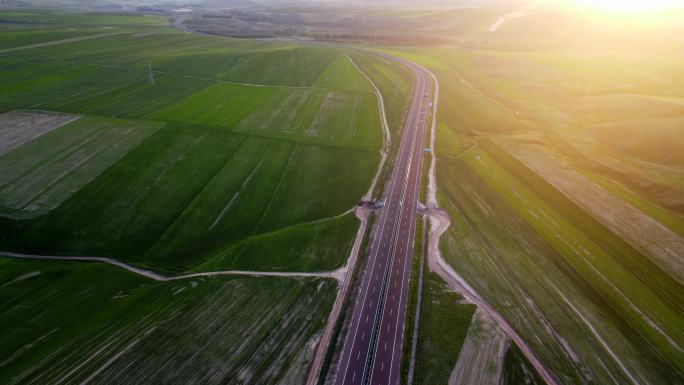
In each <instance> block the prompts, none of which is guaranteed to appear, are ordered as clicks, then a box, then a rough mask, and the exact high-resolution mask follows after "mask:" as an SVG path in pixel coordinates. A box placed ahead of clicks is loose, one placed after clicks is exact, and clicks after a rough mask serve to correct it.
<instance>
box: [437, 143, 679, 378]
mask: <svg viewBox="0 0 684 385" xmlns="http://www.w3.org/2000/svg"><path fill="white" fill-rule="evenodd" d="M460 162H461V161H456V162H453V165H452V164H451V163H449V165H447V163H444V164H442V165H441V168H442V170H443V171H442V172H441V173H440V174H441V179H442V180H446V178H447V176H451V178H454V176H455V175H459V180H460V182H456V183H450V184H449V185H446V187H444V196H443V198H442V202H444V203H448V204H449V206H447V207H449V208H450V214H451V217H452V218H457V219H456V221H454V223H452V226H453V228H452V230H450V231H449V232H448V233H447V236H446V238H445V239H444V243H443V250H444V252H445V255H446V256H447V259H448V261H449V262H450V263H452V264H453V265H454V266H455V268H456V269H458V270H457V271H459V272H460V273H461V274H462V275H463V276H464V277H465V278H466V279H467V280H468V282H469V284H470V285H471V286H473V287H475V288H476V289H477V290H478V291H479V292H480V293H481V294H482V295H484V296H486V298H487V299H488V300H489V301H490V302H491V303H492V304H494V306H495V307H496V308H497V309H498V310H499V311H500V312H501V313H502V314H504V316H505V317H506V319H507V320H508V321H509V322H510V323H511V324H512V325H514V327H516V328H517V329H518V330H519V331H520V332H521V333H522V334H523V335H526V336H529V337H528V339H527V341H528V343H529V344H531V345H532V346H533V348H534V349H535V351H536V352H537V353H538V354H540V355H541V356H542V358H543V359H545V360H544V361H545V363H546V365H547V366H548V367H550V368H551V369H552V370H553V371H554V373H555V374H556V375H557V376H558V377H559V378H560V379H562V380H563V381H565V382H568V383H575V382H581V381H582V380H587V379H588V378H594V379H598V380H599V381H601V382H602V383H624V382H626V381H629V382H631V380H630V377H633V378H635V379H636V381H644V379H646V378H647V379H648V381H649V382H650V383H665V384H666V383H671V382H672V381H674V380H675V379H676V378H677V376H678V374H677V373H678V370H680V369H677V368H676V366H677V365H678V360H677V358H676V357H677V355H678V353H677V351H678V346H681V343H682V342H681V337H682V336H681V333H680V332H679V331H678V330H680V329H681V317H679V316H678V315H677V312H678V311H680V310H678V309H679V305H678V303H680V302H681V298H679V299H678V298H671V297H672V296H673V295H674V296H675V297H676V296H678V295H679V294H676V293H681V291H680V290H678V289H676V287H677V284H676V283H674V282H672V281H671V280H669V279H668V276H667V275H666V274H665V273H664V272H662V271H660V272H658V270H655V271H654V272H653V273H654V274H658V273H659V275H657V277H658V278H657V279H658V282H654V281H652V280H648V281H647V283H643V281H642V280H643V279H644V278H645V276H642V275H641V274H642V273H641V271H640V269H636V270H627V269H626V268H625V267H624V266H622V265H621V264H620V260H619V259H618V260H616V259H613V257H610V256H609V255H606V254H605V253H606V252H607V251H608V252H610V250H605V249H603V247H597V246H596V245H597V244H595V243H593V242H592V241H590V240H589V239H587V235H586V234H583V230H584V231H586V230H587V229H585V228H579V229H578V228H575V227H573V226H572V224H570V223H568V222H567V220H566V219H563V217H562V216H561V215H560V214H559V213H558V212H556V211H554V209H552V208H551V206H547V205H546V203H544V201H543V200H541V199H540V198H539V197H538V196H535V194H534V193H532V192H531V191H530V190H528V189H527V188H525V187H523V186H522V185H518V184H517V183H519V182H516V180H515V179H514V177H512V176H511V174H507V173H506V172H505V171H503V170H502V169H501V168H499V167H500V166H497V165H496V163H494V162H493V161H492V160H491V159H490V158H489V157H487V155H486V154H485V153H484V152H476V151H472V154H471V153H468V162H467V164H463V163H460ZM481 162H482V163H481ZM445 169H446V170H445ZM473 169H475V170H477V172H479V173H482V175H484V176H479V174H478V173H476V172H474V171H473ZM438 170H439V168H438ZM443 186H444V185H443ZM504 186H506V187H504ZM503 194H505V195H503ZM456 197H458V200H456V199H455V198H456ZM495 218H496V219H495ZM590 236H592V235H590ZM592 243H593V244H592ZM601 246H604V245H603V244H602V245H601ZM615 252H616V253H618V254H615V255H620V254H619V251H615ZM647 271H648V270H646V271H644V274H648V273H647ZM668 281H669V282H671V285H673V287H671V288H670V290H673V291H670V292H667V291H665V292H661V291H659V292H658V294H657V296H656V294H655V293H654V290H658V289H657V287H648V286H647V285H649V286H651V285H652V286H660V283H661V282H668ZM561 288H562V289H561ZM561 290H562V291H561ZM662 290H667V289H665V288H663V289H662ZM494 293H496V295H494ZM563 293H567V294H563ZM668 297H670V298H668ZM607 304H610V305H609V306H607ZM649 314H650V315H649ZM596 346H601V347H602V350H599V352H601V353H602V354H596ZM661 352H670V353H669V354H671V355H670V358H669V359H663V358H661V357H662V356H661V354H662V353H661ZM661 367H669V368H670V369H669V370H665V371H660V372H658V371H657V369H656V368H661ZM635 368H638V369H635ZM663 374H664V375H668V374H669V375H671V376H673V377H671V378H667V377H665V378H663V377H661V376H662V375H663ZM621 378H622V379H621ZM639 378H641V380H639ZM613 379H615V380H613ZM675 382H676V381H675Z"/></svg>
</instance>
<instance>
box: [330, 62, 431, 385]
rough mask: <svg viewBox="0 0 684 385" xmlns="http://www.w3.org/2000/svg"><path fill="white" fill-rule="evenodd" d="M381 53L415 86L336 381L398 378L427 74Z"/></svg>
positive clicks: (361, 384)
mask: <svg viewBox="0 0 684 385" xmlns="http://www.w3.org/2000/svg"><path fill="white" fill-rule="evenodd" d="M382 56H383V57H385V58H387V59H390V60H394V61H398V62H400V63H402V64H403V65H405V66H406V67H408V68H409V69H410V70H411V71H412V72H413V73H414V75H415V85H414V90H413V96H412V98H411V103H410V108H409V111H408V114H407V116H406V119H405V122H404V127H403V131H402V138H401V143H400V145H399V151H398V153H397V159H396V161H395V163H394V169H393V170H392V175H391V179H390V182H389V190H388V192H387V193H386V199H385V206H384V208H383V209H382V210H381V211H380V218H379V222H378V227H377V228H376V233H375V236H374V237H373V241H372V245H371V253H370V256H369V259H368V265H367V267H366V269H365V271H364V272H363V273H362V274H363V277H362V280H361V289H360V292H359V297H358V299H357V301H356V304H355V306H354V310H353V314H352V321H351V325H350V329H349V333H348V335H347V338H346V340H345V342H344V346H343V350H342V355H341V361H340V364H339V367H338V371H337V376H336V379H335V384H336V385H365V384H372V385H396V384H398V383H399V373H400V371H399V367H400V363H401V356H402V352H403V346H402V345H403V338H404V322H405V318H406V306H407V302H408V288H409V273H410V268H411V257H412V256H413V241H414V233H415V225H416V215H417V209H418V198H419V192H420V181H421V174H422V167H423V166H422V164H423V148H424V147H423V146H424V142H425V132H426V127H427V124H426V120H427V115H428V111H429V107H430V96H429V94H430V80H431V77H430V74H429V72H428V71H427V70H426V69H425V68H423V67H421V66H419V65H417V64H415V63H412V62H409V61H405V60H402V59H399V58H395V57H392V56H388V55H382Z"/></svg>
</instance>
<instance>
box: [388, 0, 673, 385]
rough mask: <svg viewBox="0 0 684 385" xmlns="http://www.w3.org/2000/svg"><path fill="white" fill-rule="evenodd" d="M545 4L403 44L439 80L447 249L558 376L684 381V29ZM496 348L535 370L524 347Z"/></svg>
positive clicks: (512, 365)
mask: <svg viewBox="0 0 684 385" xmlns="http://www.w3.org/2000/svg"><path fill="white" fill-rule="evenodd" d="M544 12H545V11H543V10H542V9H539V10H537V9H534V10H530V11H529V13H528V14H525V15H524V16H521V17H518V18H506V19H505V20H504V23H503V25H501V26H500V28H499V29H496V30H495V31H491V30H488V28H490V27H489V26H488V25H486V24H485V25H483V26H482V27H484V28H481V29H476V28H474V29H472V30H471V31H469V32H468V33H467V34H461V35H460V36H459V38H460V39H462V41H461V42H460V43H455V44H452V45H449V44H445V45H440V46H433V47H420V48H418V47H415V48H411V49H403V50H401V51H400V50H399V49H396V48H395V49H392V52H396V53H398V54H400V55H404V57H406V58H410V59H412V60H415V61H417V62H418V63H421V64H423V65H425V66H426V67H428V68H429V69H430V70H431V71H432V72H433V73H434V74H435V75H436V77H437V78H438V80H439V85H440V105H439V112H438V122H437V143H436V146H435V147H436V148H435V151H436V154H437V156H438V162H437V183H438V198H439V203H440V206H441V207H442V208H444V209H445V210H447V212H448V214H449V216H450V218H451V226H450V227H449V229H448V230H447V231H446V233H445V234H444V235H443V236H442V239H441V244H440V250H441V252H442V255H443V256H444V257H445V259H446V260H447V262H448V263H449V264H450V265H451V266H453V268H454V270H455V271H456V272H457V273H458V274H459V275H461V276H462V277H463V278H464V280H465V281H466V282H467V283H468V284H469V285H470V286H471V287H473V288H474V290H475V291H476V292H478V293H479V294H480V295H481V296H482V297H483V298H484V300H486V301H487V302H488V303H489V304H491V305H492V306H493V307H494V308H495V309H496V310H497V311H498V312H499V313H500V314H501V315H502V316H503V317H504V318H505V319H506V320H507V321H508V323H509V324H510V325H511V326H512V327H513V328H514V329H515V330H516V332H517V333H518V334H520V335H521V336H522V338H523V339H524V340H525V342H526V343H527V345H528V346H529V347H530V348H531V350H532V351H533V352H534V353H535V355H536V356H537V357H538V358H539V359H540V361H541V362H542V364H543V365H544V366H545V367H546V368H547V369H548V370H549V371H550V373H551V374H552V375H553V376H554V377H556V379H557V380H558V382H559V383H562V384H582V383H600V384H641V383H649V384H678V383H681V382H682V379H683V378H684V367H682V359H681V357H682V352H683V350H682V349H683V348H684V334H682V330H684V319H683V318H682V316H681V315H682V307H681V303H682V302H684V297H683V295H684V294H683V293H684V286H682V280H681V279H682V276H681V273H680V272H679V271H680V270H681V267H680V266H678V265H679V263H681V258H680V257H679V255H681V254H682V244H683V243H682V242H684V241H683V240H682V237H683V234H684V233H683V232H682V229H683V226H684V216H683V212H682V207H684V205H683V202H684V188H683V186H684V184H682V181H684V179H682V177H683V176H684V169H682V167H681V159H680V158H681V156H680V155H681V154H680V153H681V151H680V150H679V148H680V147H681V146H680V145H678V144H679V143H680V142H681V132H680V131H681V130H680V128H681V127H680V126H681V125H680V124H678V123H679V122H680V121H681V119H682V117H684V109H682V104H681V100H682V93H681V92H682V90H683V89H684V88H683V87H684V78H683V77H682V72H681V71H680V70H679V69H680V68H681V67H682V65H683V64H684V56H682V55H681V54H680V53H679V51H676V49H675V47H676V46H678V44H679V39H678V38H675V37H673V36H671V37H670V38H667V37H665V36H662V37H663V38H662V39H660V40H658V43H657V44H651V43H652V42H650V41H649V42H648V43H646V42H645V40H648V39H635V38H633V36H632V35H633V34H634V31H635V30H636V29H635V30H629V28H626V27H625V28H623V29H620V30H617V29H616V30H614V31H613V30H611V32H610V34H608V33H605V34H603V35H601V37H600V38H597V37H596V36H598V35H599V34H595V33H591V32H588V31H592V30H593V29H592V28H593V27H595V26H592V27H587V28H586V29H585V30H582V31H578V28H577V25H581V24H580V22H579V21H578V20H575V19H574V18H575V17H577V15H573V16H564V15H559V14H554V15H553V17H554V20H556V21H555V24H557V26H558V29H557V30H556V29H551V30H550V31H548V32H543V33H542V32H541V31H542V29H540V27H541V26H548V20H545V18H547V17H549V14H547V13H544ZM495 19H496V18H494V20H491V21H490V24H489V25H491V23H493V22H494V21H495ZM569 20H574V21H572V22H570V21H569ZM583 22H584V21H583ZM483 23H484V22H483ZM564 23H568V24H564ZM570 25H572V27H570ZM603 27H605V26H603V25H602V26H601V28H603ZM606 28H607V29H608V30H610V29H611V28H615V27H614V26H611V27H606ZM569 31H576V32H577V33H575V32H569ZM570 35H572V37H569V36H570ZM609 35H610V36H609ZM625 36H627V37H625ZM658 36H661V35H658ZM610 39H617V40H619V39H623V40H619V43H616V42H615V41H611V40H610ZM626 41H629V44H626V43H625V42H626ZM637 47H638V48H637ZM675 52H677V53H675ZM658 249H660V250H658ZM668 253H673V254H668ZM668 255H669V256H668ZM675 255H676V256H675ZM479 345H482V344H479ZM478 348H484V346H478ZM460 359H464V360H465V359H466V358H465V357H461V356H459V360H460ZM475 361H481V360H479V359H475ZM523 361H524V360H523ZM496 362H497V364H499V365H501V364H502V363H503V367H504V374H503V377H502V378H501V381H503V383H527V382H526V381H527V380H523V379H522V377H520V376H523V377H524V376H528V375H530V374H532V373H531V371H529V367H527V369H524V368H525V367H526V366H525V364H524V362H523V363H522V366H521V362H522V361H521V356H520V351H519V350H517V348H516V347H515V346H512V347H511V348H509V349H508V351H507V352H506V354H505V357H504V358H503V359H501V358H499V359H497V360H496ZM469 367H473V366H472V365H471V366H469ZM499 368H501V366H499ZM460 373H461V374H464V371H460ZM526 378H527V379H528V380H529V379H530V378H531V377H529V376H528V377H526ZM535 381H536V380H535ZM466 382H467V380H466Z"/></svg>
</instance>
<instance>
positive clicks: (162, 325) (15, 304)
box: [0, 258, 335, 385]
mask: <svg viewBox="0 0 684 385" xmlns="http://www.w3.org/2000/svg"><path fill="white" fill-rule="evenodd" d="M0 281H1V282H3V284H2V290H0V298H1V300H0V304H1V305H0V309H1V312H0V313H1V314H2V315H1V316H0V325H1V327H2V329H3V333H2V336H0V357H2V361H1V362H2V364H1V365H0V381H1V382H2V383H4V384H8V385H9V384H48V383H49V384H52V383H54V384H57V383H61V384H82V383H98V384H104V383H110V384H134V383H140V382H141V381H142V382H145V383H148V384H165V383H168V382H169V381H173V382H177V381H181V382H183V383H195V382H197V383H203V384H219V383H225V381H230V380H232V379H234V378H236V377H240V378H241V379H242V381H243V382H244V383H250V384H257V383H258V384H275V383H280V384H298V383H301V381H303V379H304V378H305V377H306V370H307V364H308V360H309V359H310V355H311V354H312V351H311V345H310V344H311V339H312V338H314V335H315V334H316V333H318V332H319V330H321V328H322V327H323V324H324V322H325V318H326V317H325V315H326V314H327V311H328V309H329V308H330V306H331V304H332V301H333V299H334V297H335V283H334V282H332V281H329V280H313V279H302V280H295V279H290V278H228V277H214V278H194V279H188V280H180V281H175V282H167V283H157V282H154V281H151V280H149V279H146V278H141V277H138V276H136V275H134V274H131V273H128V272H124V271H122V270H120V269H118V268H115V267H110V266H106V265H101V264H96V263H93V264H81V263H72V262H43V261H15V260H10V259H7V258H0ZM18 325H21V326H20V327H18Z"/></svg>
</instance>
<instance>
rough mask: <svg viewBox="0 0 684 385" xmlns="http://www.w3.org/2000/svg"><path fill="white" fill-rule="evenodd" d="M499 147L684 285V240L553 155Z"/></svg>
mask: <svg viewBox="0 0 684 385" xmlns="http://www.w3.org/2000/svg"><path fill="white" fill-rule="evenodd" d="M497 144H499V145H500V146H502V147H503V149H504V150H505V151H507V152H509V153H511V154H512V155H513V156H515V157H516V158H517V159H519V160H520V161H522V162H523V163H524V164H525V165H526V166H527V167H529V168H530V169H531V170H533V171H534V172H535V173H537V174H538V175H539V176H541V177H542V178H544V179H546V180H547V181H548V182H549V183H551V184H552V185H553V186H554V187H555V188H557V189H558V190H559V191H560V192H562V193H563V194H565V195H566V196H568V198H570V200H572V201H573V202H575V203H576V204H578V205H579V206H581V207H582V208H583V209H584V210H586V211H588V212H589V213H591V214H592V215H593V216H594V217H595V218H597V219H598V220H599V221H600V222H601V223H603V224H604V226H606V227H607V228H609V229H610V230H611V231H613V232H614V233H616V234H618V235H619V236H621V237H622V238H623V239H625V240H626V241H627V242H629V243H630V244H632V245H633V246H634V247H635V248H637V249H639V250H641V251H642V252H643V253H644V254H645V255H647V256H649V257H650V258H652V259H653V260H654V262H655V263H657V264H658V265H659V266H660V268H661V269H662V270H663V271H664V272H667V273H668V274H670V275H671V276H672V277H673V278H674V279H675V280H678V281H679V282H680V283H684V261H683V260H681V255H680V254H679V253H681V251H682V250H684V238H682V237H680V236H679V235H677V234H675V233H674V232H672V231H670V230H669V229H668V228H667V227H665V226H663V225H662V224H660V223H659V222H658V221H656V220H654V219H652V218H651V217H649V216H648V215H646V214H645V213H643V212H642V211H640V210H638V209H637V208H635V207H633V206H631V205H629V204H627V203H626V202H624V201H622V200H621V199H619V198H617V197H615V196H614V195H612V194H611V193H609V192H608V191H606V190H605V189H603V188H602V187H601V186H599V185H598V184H596V183H593V182H592V181H591V180H590V179H588V178H586V177H584V176H583V175H581V174H580V173H578V172H577V171H575V170H573V169H572V168H571V167H569V166H567V164H565V163H564V162H563V161H562V159H559V158H558V157H556V156H554V155H553V154H552V153H551V152H549V151H546V150H544V149H543V148H541V147H539V146H532V145H521V144H516V143H515V142H513V143H511V141H509V140H504V139H500V140H497Z"/></svg>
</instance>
